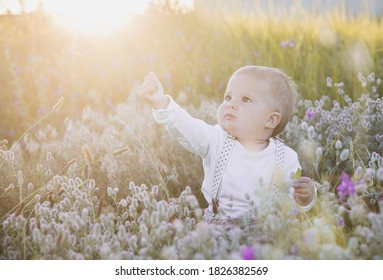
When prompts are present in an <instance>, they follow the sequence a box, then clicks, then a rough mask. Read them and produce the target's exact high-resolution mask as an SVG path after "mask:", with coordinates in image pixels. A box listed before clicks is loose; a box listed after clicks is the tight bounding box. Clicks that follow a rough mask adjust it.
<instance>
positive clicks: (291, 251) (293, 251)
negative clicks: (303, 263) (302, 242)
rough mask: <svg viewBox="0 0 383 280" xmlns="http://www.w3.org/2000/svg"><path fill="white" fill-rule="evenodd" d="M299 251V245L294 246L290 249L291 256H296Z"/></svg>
mask: <svg viewBox="0 0 383 280" xmlns="http://www.w3.org/2000/svg"><path fill="white" fill-rule="evenodd" d="M298 251H299V248H298V246H297V245H293V246H291V248H290V254H292V255H296V254H297V253H298Z"/></svg>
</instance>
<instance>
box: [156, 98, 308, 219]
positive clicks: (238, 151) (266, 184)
mask: <svg viewBox="0 0 383 280" xmlns="http://www.w3.org/2000/svg"><path fill="white" fill-rule="evenodd" d="M169 97H170V96H169ZM153 116H154V119H155V121H156V122H157V123H160V124H164V125H165V126H166V128H167V130H168V131H169V133H170V135H171V136H172V138H173V139H175V140H176V141H178V142H179V143H180V144H181V145H182V146H183V147H184V148H186V149H187V150H188V151H190V152H192V153H194V154H197V155H199V156H200V157H201V158H202V159H203V169H204V180H203V183H202V193H203V195H204V197H205V199H206V200H207V202H208V203H209V208H210V210H211V208H212V197H211V193H212V185H213V178H214V171H215V166H216V164H217V161H218V158H219V156H220V153H221V150H222V147H223V145H224V143H225V140H226V138H227V135H228V133H227V132H226V131H225V130H224V129H223V128H222V127H221V126H219V125H214V126H213V125H210V124H207V123H206V122H204V121H202V120H199V119H195V118H193V117H192V116H190V115H189V114H188V113H187V112H186V111H185V110H183V109H182V108H181V107H180V106H179V105H178V104H176V103H175V102H174V100H173V99H172V98H171V97H170V103H169V106H168V108H166V109H158V110H153ZM275 141H276V140H275V139H273V138H270V139H269V145H268V146H267V147H266V148H265V149H264V150H262V151H249V150H247V149H246V148H245V147H243V146H242V145H241V144H240V143H239V142H238V141H235V144H234V147H233V150H232V152H231V155H230V158H229V161H228V163H227V166H226V170H225V172H224V175H223V177H222V181H221V186H220V190H219V197H218V198H219V213H220V215H221V217H222V218H230V219H236V218H243V217H244V216H245V215H247V214H246V213H249V211H251V209H253V207H262V205H264V201H265V200H266V199H267V197H268V195H269V194H270V191H271V185H272V177H273V170H274V166H275V157H276V152H275V151H276V144H275ZM284 149H285V151H284V152H285V164H284V170H283V176H284V179H285V180H286V181H287V180H289V178H290V175H291V173H294V174H295V172H296V171H297V170H298V168H300V165H299V161H298V155H297V153H296V152H295V151H294V150H292V149H291V148H289V147H287V146H286V145H284ZM293 192H294V190H293V189H292V188H291V187H290V188H289V189H286V195H290V196H292V195H293ZM314 200H315V199H313V201H312V202H311V203H310V204H309V205H307V206H304V207H302V206H299V205H298V204H297V207H298V209H299V210H301V211H308V210H309V209H311V208H312V206H313V205H314V202H315V201H314Z"/></svg>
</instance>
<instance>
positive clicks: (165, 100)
mask: <svg viewBox="0 0 383 280" xmlns="http://www.w3.org/2000/svg"><path fill="white" fill-rule="evenodd" d="M140 95H141V97H142V98H143V99H144V100H145V102H147V103H149V104H150V105H151V106H152V107H153V108H154V109H166V108H167V107H168V105H169V101H170V100H169V97H167V96H166V95H165V93H164V89H163V87H162V85H161V82H160V81H159V80H158V78H157V76H156V75H155V74H154V73H153V72H150V73H149V75H147V76H145V79H144V83H143V84H142V86H141V92H140Z"/></svg>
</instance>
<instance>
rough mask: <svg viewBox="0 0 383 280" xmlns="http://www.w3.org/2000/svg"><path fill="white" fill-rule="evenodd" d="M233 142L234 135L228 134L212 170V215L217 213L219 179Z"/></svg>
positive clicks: (221, 176) (220, 179)
mask: <svg viewBox="0 0 383 280" xmlns="http://www.w3.org/2000/svg"><path fill="white" fill-rule="evenodd" d="M234 144H235V137H234V136H231V135H230V134H228V136H227V138H226V141H225V144H224V145H223V149H222V151H221V154H220V156H219V158H218V162H217V165H216V167H215V170H214V179H213V187H212V189H211V198H212V204H213V213H214V215H216V214H217V213H218V195H219V191H220V186H221V181H222V178H223V173H224V172H225V169H226V166H227V162H228V161H229V158H230V154H231V151H232V150H233V147H234Z"/></svg>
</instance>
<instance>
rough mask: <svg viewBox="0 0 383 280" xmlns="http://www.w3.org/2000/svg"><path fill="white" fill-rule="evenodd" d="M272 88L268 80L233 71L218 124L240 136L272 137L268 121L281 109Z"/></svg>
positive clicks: (220, 110) (245, 137)
mask: <svg viewBox="0 0 383 280" xmlns="http://www.w3.org/2000/svg"><path fill="white" fill-rule="evenodd" d="M270 91H271V87H270V83H269V82H268V81H265V80H261V79H254V77H251V76H249V75H245V74H236V75H233V76H232V77H231V78H230V80H229V83H228V85H227V88H226V93H225V96H224V101H223V103H222V104H221V105H220V106H219V108H218V111H217V121H218V124H219V125H221V127H222V128H223V129H225V130H226V131H227V132H228V133H229V134H231V135H233V136H235V137H237V138H238V139H244V140H266V139H268V137H265V135H266V133H265V131H266V129H267V121H268V120H269V118H270V115H271V113H272V112H275V111H277V110H276V106H275V105H274V104H273V103H274V102H273V99H272V95H271V92H270ZM263 138H266V139H263Z"/></svg>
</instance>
